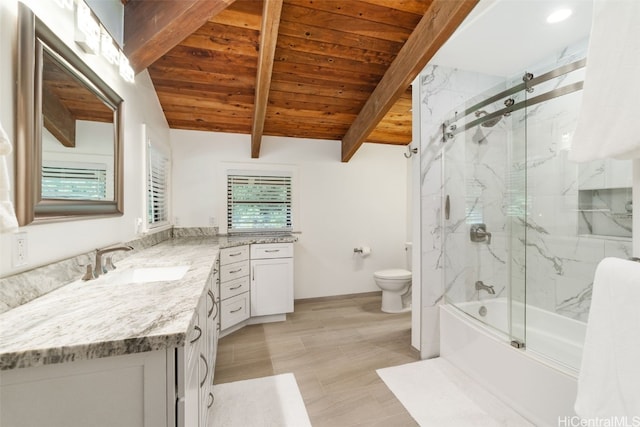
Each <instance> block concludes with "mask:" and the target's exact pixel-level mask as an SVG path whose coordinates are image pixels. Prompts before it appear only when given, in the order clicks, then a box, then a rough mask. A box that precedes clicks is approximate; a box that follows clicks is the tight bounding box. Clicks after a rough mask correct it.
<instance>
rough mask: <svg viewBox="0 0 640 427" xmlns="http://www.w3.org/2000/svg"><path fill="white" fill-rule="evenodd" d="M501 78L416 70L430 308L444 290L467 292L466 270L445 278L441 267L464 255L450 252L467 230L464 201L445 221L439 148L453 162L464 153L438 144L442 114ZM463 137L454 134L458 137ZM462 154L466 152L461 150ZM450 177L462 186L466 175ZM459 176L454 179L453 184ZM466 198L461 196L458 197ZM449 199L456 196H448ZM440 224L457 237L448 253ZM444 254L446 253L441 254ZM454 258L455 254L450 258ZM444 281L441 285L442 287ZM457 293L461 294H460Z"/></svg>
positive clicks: (439, 69) (425, 301)
mask: <svg viewBox="0 0 640 427" xmlns="http://www.w3.org/2000/svg"><path fill="white" fill-rule="evenodd" d="M501 81H503V79H501V78H497V77H493V76H486V75H479V74H477V73H471V72H465V71H460V70H455V69H452V68H447V67H440V66H437V65H430V66H427V67H426V68H425V69H424V70H423V72H422V73H421V75H420V79H419V88H420V103H421V105H420V141H421V147H420V153H421V157H420V165H421V167H420V172H421V177H420V178H421V185H420V191H421V228H422V242H421V243H422V254H421V256H422V280H423V283H426V284H427V286H423V293H424V295H423V307H433V306H435V305H437V304H438V303H440V302H441V301H442V300H443V298H444V295H445V293H447V294H449V293H452V292H453V293H455V292H459V293H462V294H464V293H466V292H467V290H465V289H464V288H462V287H460V286H459V285H458V283H459V282H460V280H463V279H462V278H463V277H465V274H466V273H467V272H466V269H465V268H462V269H461V270H460V271H457V272H456V273H453V274H449V273H447V277H444V269H445V266H447V267H446V268H447V271H453V270H452V269H449V266H450V265H451V263H452V262H457V261H458V260H463V258H465V257H463V256H458V255H454V256H453V257H452V256H450V255H452V254H455V252H452V250H453V251H455V249H454V248H455V247H456V245H458V246H459V245H460V244H461V242H462V241H463V240H464V239H465V238H467V239H468V229H467V226H466V221H465V219H464V216H465V214H464V211H465V209H464V205H463V204H458V205H457V206H452V209H451V218H450V219H449V220H448V221H446V223H444V224H443V212H442V206H443V195H444V185H445V183H444V182H443V157H442V155H443V151H444V152H447V150H451V153H447V154H445V157H448V158H456V161H459V162H465V161H466V160H465V157H460V158H459V159H458V158H457V157H456V154H455V153H454V152H458V153H460V152H463V151H464V150H461V145H460V144H455V143H454V140H450V141H449V142H447V143H446V144H444V150H443V143H442V129H441V125H442V122H443V120H444V119H445V118H448V116H449V115H450V114H451V113H452V112H454V111H455V110H454V109H455V108H456V107H458V106H460V105H463V103H464V102H466V101H467V100H468V99H469V98H470V97H472V96H474V95H475V94H478V93H481V92H484V91H485V90H486V89H488V88H490V87H493V86H495V85H496V84H498V83H500V82H501ZM461 137H462V136H461V135H460V136H458V138H461ZM460 155H461V156H462V155H464V153H462V154H460ZM449 179H451V180H452V181H450V182H449V183H447V184H446V185H447V187H456V188H458V189H460V190H462V191H464V183H463V181H464V178H462V177H461V175H460V174H457V175H452V176H451V177H449ZM455 180H458V182H457V183H454V182H455ZM462 197H464V196H462ZM450 199H451V200H454V197H453V196H451V195H450ZM443 226H446V227H449V232H450V233H451V234H452V235H453V236H455V238H454V239H453V240H452V241H451V242H448V244H450V245H451V248H449V249H448V250H447V251H446V252H445V251H443V241H442V231H443ZM445 253H446V254H448V256H447V257H446V258H445ZM452 259H455V261H454V260H452ZM443 283H444V286H443ZM460 297H461V296H460Z"/></svg>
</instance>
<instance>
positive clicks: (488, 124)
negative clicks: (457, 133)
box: [480, 116, 502, 128]
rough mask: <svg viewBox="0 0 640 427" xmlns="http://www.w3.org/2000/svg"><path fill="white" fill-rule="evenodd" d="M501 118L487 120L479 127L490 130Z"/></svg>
mask: <svg viewBox="0 0 640 427" xmlns="http://www.w3.org/2000/svg"><path fill="white" fill-rule="evenodd" d="M501 118H502V116H498V117H494V118H493V119H489V120H487V121H484V122H482V123H481V124H480V126H482V127H485V128H492V127H494V126H495V125H497V124H498V122H499V121H500V119H501Z"/></svg>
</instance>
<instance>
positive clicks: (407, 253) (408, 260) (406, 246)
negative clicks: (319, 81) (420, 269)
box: [404, 242, 413, 271]
mask: <svg viewBox="0 0 640 427" xmlns="http://www.w3.org/2000/svg"><path fill="white" fill-rule="evenodd" d="M412 248H413V244H412V243H411V242H404V252H405V257H406V264H407V270H409V271H411V249H412Z"/></svg>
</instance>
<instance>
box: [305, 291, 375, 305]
mask: <svg viewBox="0 0 640 427" xmlns="http://www.w3.org/2000/svg"><path fill="white" fill-rule="evenodd" d="M376 295H380V296H381V295H382V291H372V292H362V293H358V294H344V295H330V296H326V297H315V298H300V299H296V300H294V302H295V303H306V302H324V301H335V300H341V299H349V298H361V297H373V296H376Z"/></svg>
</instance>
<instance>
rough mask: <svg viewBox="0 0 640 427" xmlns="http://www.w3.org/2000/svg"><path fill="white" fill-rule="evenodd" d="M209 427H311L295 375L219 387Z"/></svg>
mask: <svg viewBox="0 0 640 427" xmlns="http://www.w3.org/2000/svg"><path fill="white" fill-rule="evenodd" d="M213 393H214V395H215V400H214V403H213V407H212V408H211V410H212V413H211V415H210V417H209V427H236V426H237V427H307V426H308V427H311V423H310V422H309V415H308V414H307V409H306V408H305V406H304V401H303V400H302V395H300V389H298V383H297V382H296V377H295V376H294V375H293V374H282V375H275V376H272V377H264V378H256V379H251V380H244V381H236V382H232V383H225V384H216V385H214V386H213Z"/></svg>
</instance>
